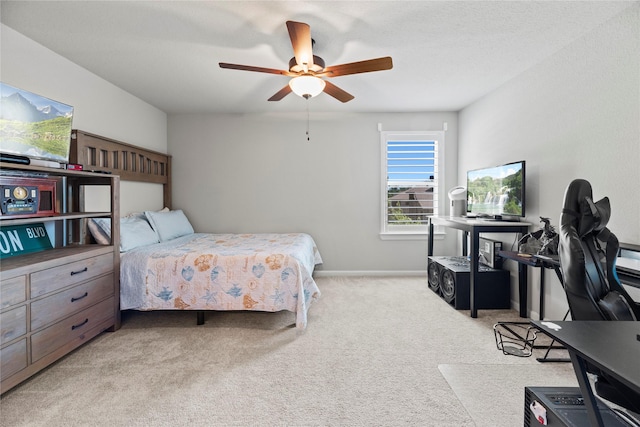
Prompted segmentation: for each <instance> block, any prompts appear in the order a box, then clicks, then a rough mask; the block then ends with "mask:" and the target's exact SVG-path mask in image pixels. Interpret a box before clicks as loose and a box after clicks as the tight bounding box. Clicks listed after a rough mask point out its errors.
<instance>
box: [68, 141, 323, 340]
mask: <svg viewBox="0 0 640 427" xmlns="http://www.w3.org/2000/svg"><path fill="white" fill-rule="evenodd" d="M72 141H73V144H72V156H71V161H72V162H73V163H80V164H83V165H84V166H85V168H86V169H94V170H100V171H102V172H105V173H114V174H119V175H120V178H121V180H123V181H124V180H128V181H142V182H154V183H158V184H162V185H163V186H164V191H163V194H164V203H165V206H167V207H166V208H165V209H163V210H161V211H145V212H141V213H136V214H132V215H128V216H126V217H122V218H120V224H119V233H113V234H114V235H119V245H120V309H121V310H141V311H149V310H194V311H196V312H197V313H198V315H197V319H198V324H202V323H204V311H207V310H215V311H220V310H225V311H226V310H252V311H268V312H276V311H282V310H288V311H291V312H293V313H295V324H296V327H297V328H299V329H304V328H305V327H306V325H307V313H308V310H309V307H310V305H311V303H312V302H313V301H314V300H316V299H317V298H318V297H319V296H320V290H319V289H318V286H317V284H316V282H315V281H314V279H313V271H314V269H315V266H316V265H318V264H321V263H322V258H321V256H320V253H319V251H318V248H317V245H316V243H315V241H314V239H313V238H312V237H311V236H310V235H309V234H306V233H262V234H211V233H196V232H194V229H193V227H192V226H191V224H190V222H189V220H188V218H187V217H186V215H185V213H184V212H183V211H182V210H180V209H170V202H171V187H170V186H171V182H170V173H171V168H170V166H171V158H170V156H168V155H166V154H161V153H157V152H153V151H150V150H146V149H142V148H140V147H135V146H132V145H130V144H126V143H121V142H119V141H114V140H111V139H107V138H104V137H100V136H97V135H92V134H88V133H86V132H82V131H74V138H73V140H72ZM88 225H89V227H88V228H89V230H90V235H91V237H92V238H93V239H94V240H95V241H96V242H98V243H105V244H110V242H111V229H110V226H111V224H110V220H109V219H107V218H95V219H92V220H90V221H89V224H88Z"/></svg>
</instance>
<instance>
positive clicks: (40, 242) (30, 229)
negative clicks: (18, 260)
mask: <svg viewBox="0 0 640 427" xmlns="http://www.w3.org/2000/svg"><path fill="white" fill-rule="evenodd" d="M51 248H52V246H51V241H50V240H49V235H48V234H47V230H46V228H44V224H43V223H37V224H23V225H10V226H6V227H0V259H1V258H8V257H12V256H16V255H23V254H28V253H31V252H38V251H43V250H45V249H51Z"/></svg>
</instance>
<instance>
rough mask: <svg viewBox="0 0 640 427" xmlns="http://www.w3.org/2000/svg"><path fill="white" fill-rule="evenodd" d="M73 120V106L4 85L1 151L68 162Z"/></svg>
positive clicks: (0, 100)
mask: <svg viewBox="0 0 640 427" xmlns="http://www.w3.org/2000/svg"><path fill="white" fill-rule="evenodd" d="M28 98H31V100H30V99H28ZM32 101H33V102H32ZM36 104H37V105H36ZM72 120H73V108H72V107H70V106H68V105H64V104H60V103H57V102H55V101H52V100H50V99H47V98H44V97H40V96H37V95H34V94H30V93H28V92H26V91H21V90H19V89H15V88H12V87H10V86H8V85H5V84H2V97H1V98H0V150H1V151H3V152H6V153H12V154H18V155H22V156H27V157H33V158H42V159H48V160H53V161H59V162H65V161H67V160H68V156H69V143H70V137H71V127H72V126H71V122H72Z"/></svg>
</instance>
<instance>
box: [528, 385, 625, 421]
mask: <svg viewBox="0 0 640 427" xmlns="http://www.w3.org/2000/svg"><path fill="white" fill-rule="evenodd" d="M596 400H597V401H598V409H599V411H600V415H601V416H602V422H603V423H604V425H605V426H606V427H629V426H630V425H631V424H629V423H627V422H626V421H624V420H623V419H622V418H621V416H619V415H618V414H617V413H616V412H614V411H613V410H611V408H609V407H608V406H607V405H605V404H604V403H603V402H602V401H601V400H600V399H598V398H596ZM533 402H536V405H541V407H542V408H543V409H544V412H546V419H547V424H546V425H548V426H557V427H580V426H589V425H591V424H590V421H589V415H588V414H587V407H586V406H585V404H584V400H583V399H582V393H580V389H579V388H578V387H525V388H524V427H537V426H541V425H543V424H541V423H540V422H539V421H538V419H537V418H536V414H534V411H533V410H532V408H531V404H532V403H533Z"/></svg>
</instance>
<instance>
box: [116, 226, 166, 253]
mask: <svg viewBox="0 0 640 427" xmlns="http://www.w3.org/2000/svg"><path fill="white" fill-rule="evenodd" d="M158 242H159V240H158V236H157V235H156V233H155V231H153V229H152V228H151V226H150V225H149V223H148V222H147V221H146V220H145V219H142V218H138V217H125V218H120V252H127V251H130V250H131V249H135V248H137V247H139V246H146V245H152V244H154V243H158Z"/></svg>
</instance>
